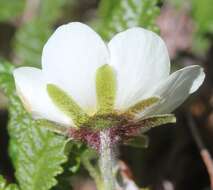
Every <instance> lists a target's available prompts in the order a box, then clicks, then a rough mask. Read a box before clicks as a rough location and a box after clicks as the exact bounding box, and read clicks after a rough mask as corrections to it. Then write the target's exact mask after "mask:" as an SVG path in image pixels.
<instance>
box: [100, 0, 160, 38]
mask: <svg viewBox="0 0 213 190" xmlns="http://www.w3.org/2000/svg"><path fill="white" fill-rule="evenodd" d="M157 3H158V0H116V1H114V0H102V1H101V3H100V6H99V15H100V24H99V25H98V32H99V33H100V34H101V35H102V37H103V38H104V39H106V40H109V39H110V38H111V37H112V36H113V35H114V34H115V33H118V32H120V31H123V30H125V29H127V28H130V27H134V26H141V27H144V28H147V29H150V30H153V31H158V28H157V27H156V24H155V21H156V17H157V16H158V14H159V8H158V7H157Z"/></svg>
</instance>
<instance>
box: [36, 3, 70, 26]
mask: <svg viewBox="0 0 213 190" xmlns="http://www.w3.org/2000/svg"><path fill="white" fill-rule="evenodd" d="M66 2H67V0H51V3H50V1H49V0H42V2H41V6H40V14H39V17H40V18H39V19H41V20H42V21H43V22H45V23H47V24H49V25H50V24H54V22H55V21H56V20H57V19H58V18H59V17H60V16H61V14H62V13H63V8H64V6H65V4H66Z"/></svg>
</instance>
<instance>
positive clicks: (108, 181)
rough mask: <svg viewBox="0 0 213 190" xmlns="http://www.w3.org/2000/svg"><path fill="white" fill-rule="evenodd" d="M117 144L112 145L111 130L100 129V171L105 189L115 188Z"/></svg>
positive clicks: (111, 189)
mask: <svg viewBox="0 0 213 190" xmlns="http://www.w3.org/2000/svg"><path fill="white" fill-rule="evenodd" d="M114 146H115V145H112V143H111V139H110V131H109V130H103V131H100V162H99V165H100V171H101V176H102V180H103V186H104V190H115V188H116V179H115V170H114V168H115V167H114V166H115V161H116V160H115V154H114V150H115V147H114Z"/></svg>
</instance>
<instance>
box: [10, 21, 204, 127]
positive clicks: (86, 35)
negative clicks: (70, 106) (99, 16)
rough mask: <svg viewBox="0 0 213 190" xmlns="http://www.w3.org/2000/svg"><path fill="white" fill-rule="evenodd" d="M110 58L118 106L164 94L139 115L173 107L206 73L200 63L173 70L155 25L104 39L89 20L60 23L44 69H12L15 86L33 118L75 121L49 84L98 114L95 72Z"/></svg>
mask: <svg viewBox="0 0 213 190" xmlns="http://www.w3.org/2000/svg"><path fill="white" fill-rule="evenodd" d="M106 64H107V65H110V66H111V68H112V69H113V70H114V75H115V80H116V93H115V100H114V105H113V106H114V110H118V111H120V112H125V110H128V108H129V107H131V106H133V105H134V104H136V103H137V102H140V101H142V100H144V99H147V98H150V97H159V98H160V101H159V102H158V103H156V104H154V105H153V106H152V107H150V108H149V109H145V110H143V111H141V112H138V113H137V118H142V117H144V116H147V115H154V114H167V113H171V112H172V111H173V110H174V109H175V108H177V107H178V106H179V105H180V104H181V103H183V102H184V101H185V100H186V98H187V97H188V96H189V94H191V93H193V92H195V91H196V90H197V89H198V88H199V87H200V85H201V84H202V83H203V80H204V77H205V74H204V72H203V69H202V68H201V67H200V66H197V65H194V66H189V67H185V68H183V69H181V70H178V71H176V72H174V73H172V74H170V61H169V56H168V52H167V48H166V46H165V43H164V42H163V40H162V39H161V38H160V37H159V36H158V35H157V34H155V33H153V32H151V31H148V30H145V29H143V28H139V27H135V28H131V29H128V30H126V31H124V32H121V33H119V34H117V35H115V36H114V37H113V38H112V40H111V41H110V42H109V43H108V44H105V43H104V41H103V40H102V39H101V37H100V36H99V35H98V34H97V33H96V32H94V31H93V30H92V29H91V28H89V27H88V26H87V25H85V24H81V23H78V22H73V23H69V24H66V25H63V26H60V27H59V28H58V29H57V30H56V31H55V32H54V34H53V35H52V36H51V37H50V39H49V40H48V41H47V43H46V45H45V46H44V49H43V53H42V69H37V68H33V67H20V68H17V69H15V70H14V78H15V83H16V87H17V92H18V95H19V96H20V98H21V99H22V101H23V103H24V105H25V107H26V109H27V110H28V111H30V112H31V113H32V116H33V117H34V118H42V119H47V120H50V121H53V122H57V123H59V124H63V125H67V126H72V125H74V122H73V119H72V118H71V117H69V116H68V115H67V114H66V113H65V112H63V110H61V109H59V108H58V107H57V105H56V104H55V103H54V102H53V101H52V99H51V97H50V96H49V95H48V92H47V84H54V85H57V86H58V87H59V88H60V89H62V90H63V91H65V92H66V93H67V94H68V95H69V96H70V97H72V99H73V100H74V102H75V103H77V104H78V105H79V107H81V108H82V109H83V110H84V111H85V113H87V114H88V115H90V116H91V115H94V114H95V113H96V111H97V107H98V105H97V104H98V102H97V97H96V72H97V69H99V68H100V67H101V66H104V65H106ZM106 93H107V92H106Z"/></svg>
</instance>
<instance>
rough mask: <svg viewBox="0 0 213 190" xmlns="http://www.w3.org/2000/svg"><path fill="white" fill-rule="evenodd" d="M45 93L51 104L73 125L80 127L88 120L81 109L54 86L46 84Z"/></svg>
mask: <svg viewBox="0 0 213 190" xmlns="http://www.w3.org/2000/svg"><path fill="white" fill-rule="evenodd" d="M47 92H48V94H49V96H50V98H51V99H52V101H53V103H54V104H55V105H56V106H57V107H58V108H59V109H60V110H61V111H62V112H64V113H65V114H66V115H67V116H68V117H70V118H71V119H72V120H73V121H74V123H75V125H77V126H81V125H82V124H84V123H85V122H87V121H88V120H89V116H88V115H87V114H86V113H85V112H84V111H83V110H82V109H81V107H80V106H79V105H78V104H77V103H76V102H75V101H74V100H73V99H72V97H70V96H69V95H68V94H67V93H66V92H64V91H63V90H62V89H60V88H59V87H57V86H56V85H54V84H47Z"/></svg>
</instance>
